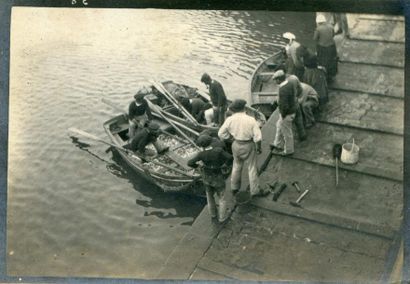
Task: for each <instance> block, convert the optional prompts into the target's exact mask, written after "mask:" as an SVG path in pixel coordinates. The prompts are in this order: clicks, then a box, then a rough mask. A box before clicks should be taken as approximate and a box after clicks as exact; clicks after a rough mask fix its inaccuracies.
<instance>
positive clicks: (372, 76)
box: [329, 62, 404, 98]
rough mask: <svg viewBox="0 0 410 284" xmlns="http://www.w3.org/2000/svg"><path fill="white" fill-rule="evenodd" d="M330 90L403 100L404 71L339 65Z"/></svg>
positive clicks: (367, 66) (358, 65) (353, 64)
mask: <svg viewBox="0 0 410 284" xmlns="http://www.w3.org/2000/svg"><path fill="white" fill-rule="evenodd" d="M338 69H339V70H338V73H337V76H336V77H335V79H334V81H333V82H332V83H331V84H330V85H329V87H330V88H336V89H342V90H349V91H359V92H365V93H372V94H378V95H385V96H391V97H397V98H404V69H398V68H390V67H383V66H374V65H373V66H369V65H362V64H355V63H348V62H344V63H339V66H338Z"/></svg>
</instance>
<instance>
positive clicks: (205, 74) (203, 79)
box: [201, 73, 211, 83]
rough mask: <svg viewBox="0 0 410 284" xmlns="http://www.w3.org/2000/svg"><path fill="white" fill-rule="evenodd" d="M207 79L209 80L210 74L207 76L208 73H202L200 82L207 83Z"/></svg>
mask: <svg viewBox="0 0 410 284" xmlns="http://www.w3.org/2000/svg"><path fill="white" fill-rule="evenodd" d="M209 81H211V76H209V75H208V73H204V74H202V77H201V82H202V83H207V82H209Z"/></svg>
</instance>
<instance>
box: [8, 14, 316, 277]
mask: <svg viewBox="0 0 410 284" xmlns="http://www.w3.org/2000/svg"><path fill="white" fill-rule="evenodd" d="M313 29H314V14H313V13H290V12H281V13H277V12H267V11H252V12H246V11H194V10H186V11H182V10H167V11H166V10H154V9H140V10H139V9H135V10H132V9H118V10H115V9H61V8H59V9H52V8H48V9H45V8H13V11H12V30H11V67H10V80H11V81H10V121H9V127H10V128H9V129H10V132H9V162H8V165H9V167H8V208H7V209H8V210H7V273H8V274H10V275H14V276H40V275H41V276H80V277H131V278H144V279H149V278H153V277H155V275H156V273H157V272H158V269H159V267H160V266H161V264H163V263H164V261H165V260H166V258H167V257H168V255H169V254H170V253H171V252H172V250H173V248H174V247H175V245H176V244H177V243H178V242H179V241H180V239H181V238H182V237H183V235H184V234H185V233H186V232H187V231H188V230H189V228H190V226H191V224H192V223H193V221H194V220H195V218H196V216H198V214H199V213H200V211H201V210H202V208H203V207H204V205H205V202H204V200H201V199H199V198H194V197H188V196H179V195H165V194H161V193H159V192H158V191H157V190H156V188H155V187H154V186H153V185H150V184H147V182H146V181H145V180H144V179H142V178H141V177H139V176H136V175H135V174H133V172H132V171H131V170H130V168H129V167H127V165H126V164H125V163H123V162H122V161H121V159H119V157H118V156H117V155H113V154H112V153H110V152H108V153H107V152H106V149H107V146H106V145H104V144H101V143H98V142H94V141H90V140H85V139H80V140H77V139H75V138H72V137H70V136H69V135H68V133H67V128H69V127H77V128H80V129H83V130H85V131H88V132H90V133H92V134H94V135H97V136H99V137H101V138H104V139H105V133H104V131H103V128H102V124H103V122H104V121H105V120H107V119H108V118H110V117H111V116H112V115H114V114H117V112H116V111H114V110H113V109H111V108H110V107H108V106H107V105H105V104H104V103H102V102H101V99H102V98H106V99H109V100H111V101H112V102H114V103H116V104H117V105H118V106H119V107H121V108H123V109H126V108H127V105H128V103H129V101H130V99H131V98H132V95H133V93H134V92H135V90H136V88H137V87H138V84H139V82H140V81H141V80H146V79H150V78H154V79H157V80H163V79H172V80H175V81H178V82H183V83H186V84H188V85H192V86H197V87H201V88H203V86H201V84H200V81H199V79H200V77H201V74H202V73H203V72H204V71H206V72H208V73H209V74H211V76H213V77H214V78H215V79H217V80H219V81H220V82H221V83H222V84H223V86H224V88H225V91H226V93H227V95H228V97H230V98H247V97H248V84H249V79H250V77H251V74H252V71H253V70H254V68H255V67H256V66H257V64H258V63H259V62H261V61H262V59H263V58H265V57H267V56H269V55H270V54H272V53H273V52H275V51H276V50H277V48H278V46H280V45H283V44H284V41H283V39H282V38H281V34H282V33H283V32H286V31H291V32H293V33H295V34H296V36H297V37H298V38H299V40H300V41H301V42H303V43H305V44H306V45H308V46H310V47H311V44H312V43H311V38H312V35H313Z"/></svg>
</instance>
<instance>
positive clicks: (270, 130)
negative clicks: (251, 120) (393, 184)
mask: <svg viewBox="0 0 410 284" xmlns="http://www.w3.org/2000/svg"><path fill="white" fill-rule="evenodd" d="M277 119H278V112H277V111H275V112H274V114H273V115H272V116H271V117H270V118H269V120H268V122H267V124H266V126H265V127H264V128H263V129H262V136H263V141H262V154H261V155H259V156H258V168H264V167H265V166H266V165H267V164H268V162H269V160H270V154H269V153H270V151H269V144H270V143H272V142H273V139H274V137H275V134H276V121H277ZM307 135H308V139H307V140H306V141H303V142H298V141H297V139H296V140H295V153H294V154H293V156H291V157H290V158H291V159H297V160H301V161H308V162H311V163H315V164H320V165H323V166H329V167H334V164H335V162H334V159H333V156H332V149H333V145H334V144H335V143H339V144H343V143H346V142H347V141H350V142H351V141H352V138H354V139H355V143H356V144H357V145H358V146H359V147H360V152H359V162H358V163H357V164H355V165H346V164H342V163H339V166H340V168H342V169H346V170H349V171H353V172H358V173H362V174H364V175H370V176H377V177H382V178H386V179H390V180H394V181H403V137H401V136H398V135H394V134H386V133H380V132H374V131H372V130H365V129H355V128H350V127H344V126H340V125H330V124H322V123H317V124H316V125H315V126H314V127H312V128H311V129H308V130H307Z"/></svg>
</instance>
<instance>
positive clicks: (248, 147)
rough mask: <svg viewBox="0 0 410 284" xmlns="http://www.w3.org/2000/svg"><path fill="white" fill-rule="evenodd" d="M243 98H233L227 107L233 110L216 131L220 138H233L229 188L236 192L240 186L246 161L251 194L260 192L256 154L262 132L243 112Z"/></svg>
mask: <svg viewBox="0 0 410 284" xmlns="http://www.w3.org/2000/svg"><path fill="white" fill-rule="evenodd" d="M245 105H246V101H245V100H240V99H239V100H235V101H234V102H233V103H232V104H231V106H230V107H229V109H230V110H231V111H232V112H233V114H232V116H230V117H228V118H227V119H226V120H225V122H224V123H223V125H222V126H221V128H220V129H219V131H218V136H219V138H220V139H222V140H228V139H233V143H232V155H233V159H234V160H233V167H232V174H231V189H232V191H233V193H234V194H235V193H237V192H238V191H239V189H240V188H241V176H242V168H243V165H244V163H246V162H247V163H248V174H249V187H250V192H251V196H257V195H259V194H260V189H259V178H258V169H257V167H256V162H257V159H256V158H257V155H256V153H258V154H260V153H261V152H262V150H261V144H262V132H261V130H260V129H259V126H258V123H257V122H256V120H255V118H253V117H251V116H249V115H247V114H246V113H245Z"/></svg>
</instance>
